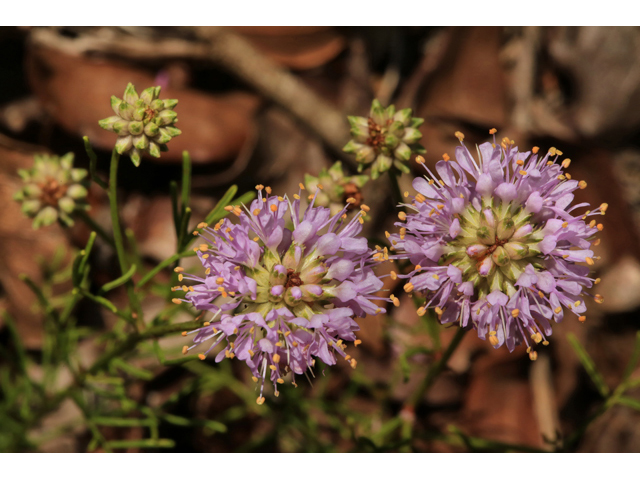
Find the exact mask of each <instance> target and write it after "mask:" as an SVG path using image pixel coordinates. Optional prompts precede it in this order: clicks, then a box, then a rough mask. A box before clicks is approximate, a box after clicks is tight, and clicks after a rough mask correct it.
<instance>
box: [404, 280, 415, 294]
mask: <svg viewBox="0 0 640 480" xmlns="http://www.w3.org/2000/svg"><path fill="white" fill-rule="evenodd" d="M403 288H404V291H405V292H407V293H409V292H412V291H413V283H411V282H409V283H405V284H404V287H403Z"/></svg>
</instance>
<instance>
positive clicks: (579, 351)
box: [567, 333, 609, 398]
mask: <svg viewBox="0 0 640 480" xmlns="http://www.w3.org/2000/svg"><path fill="white" fill-rule="evenodd" d="M567 339H568V340H569V343H570V344H571V347H572V348H573V350H574V351H575V352H576V355H577V356H578V359H579V360H580V363H582V366H583V367H584V369H585V370H586V371H587V373H588V374H589V377H591V380H592V381H593V383H594V384H595V386H596V388H597V389H598V392H599V393H600V395H602V397H604V398H606V397H607V396H608V395H609V387H608V386H607V384H606V383H605V382H604V379H603V378H602V375H600V373H599V372H598V370H596V365H595V363H593V360H592V359H591V357H590V356H589V354H588V353H587V351H586V350H585V349H584V347H583V346H582V345H581V344H580V342H579V341H578V339H577V337H576V336H575V335H574V334H573V333H569V334H568V335H567Z"/></svg>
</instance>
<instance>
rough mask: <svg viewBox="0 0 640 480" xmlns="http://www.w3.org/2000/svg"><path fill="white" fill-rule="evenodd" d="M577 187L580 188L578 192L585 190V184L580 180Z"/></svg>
mask: <svg viewBox="0 0 640 480" xmlns="http://www.w3.org/2000/svg"><path fill="white" fill-rule="evenodd" d="M578 187H580V190H584V189H585V188H587V182H585V181H584V180H580V181H579V182H578Z"/></svg>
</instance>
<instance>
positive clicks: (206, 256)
mask: <svg viewBox="0 0 640 480" xmlns="http://www.w3.org/2000/svg"><path fill="white" fill-rule="evenodd" d="M229 240H233V238H231V237H229ZM202 258H204V259H205V260H206V259H207V258H209V254H208V253H205V254H204V255H202Z"/></svg>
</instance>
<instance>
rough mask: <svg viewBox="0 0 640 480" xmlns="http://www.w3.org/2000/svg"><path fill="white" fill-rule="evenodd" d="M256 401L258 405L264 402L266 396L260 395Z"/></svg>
mask: <svg viewBox="0 0 640 480" xmlns="http://www.w3.org/2000/svg"><path fill="white" fill-rule="evenodd" d="M256 403H257V404H258V405H262V404H263V403H264V397H263V396H260V397H258V399H257V400H256Z"/></svg>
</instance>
